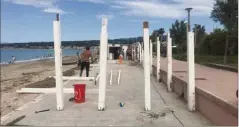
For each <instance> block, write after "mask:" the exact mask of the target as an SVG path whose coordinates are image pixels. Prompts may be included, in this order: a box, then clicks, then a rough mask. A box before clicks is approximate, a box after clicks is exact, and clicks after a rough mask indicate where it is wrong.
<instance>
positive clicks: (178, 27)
mask: <svg viewBox="0 0 239 127" xmlns="http://www.w3.org/2000/svg"><path fill="white" fill-rule="evenodd" d="M169 31H170V36H171V37H172V43H173V44H175V45H177V53H178V54H180V53H186V51H187V45H186V42H187V27H186V24H185V23H184V21H180V22H179V21H178V20H176V21H175V23H174V24H172V28H170V30H169Z"/></svg>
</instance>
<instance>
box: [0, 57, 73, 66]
mask: <svg viewBox="0 0 239 127" xmlns="http://www.w3.org/2000/svg"><path fill="white" fill-rule="evenodd" d="M64 57H75V56H74V55H67V56H63V57H62V58H64ZM54 58H55V57H46V58H35V59H28V60H17V61H15V63H9V62H1V63H0V66H1V65H13V64H18V63H28V62H35V61H42V60H51V59H54Z"/></svg>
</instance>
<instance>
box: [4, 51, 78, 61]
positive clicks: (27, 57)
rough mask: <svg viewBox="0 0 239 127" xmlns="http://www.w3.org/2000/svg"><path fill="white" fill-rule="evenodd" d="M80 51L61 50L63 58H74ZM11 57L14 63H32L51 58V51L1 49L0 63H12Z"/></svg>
mask: <svg viewBox="0 0 239 127" xmlns="http://www.w3.org/2000/svg"><path fill="white" fill-rule="evenodd" d="M77 52H80V50H76V49H64V50H62V54H63V56H74V55H76V53H77ZM12 56H14V57H15V58H16V61H19V62H21V61H34V60H40V59H46V58H47V57H48V58H53V57H54V50H53V49H1V59H0V63H1V64H3V63H9V62H10V61H12Z"/></svg>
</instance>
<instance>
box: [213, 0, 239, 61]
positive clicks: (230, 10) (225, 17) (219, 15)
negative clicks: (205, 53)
mask: <svg viewBox="0 0 239 127" xmlns="http://www.w3.org/2000/svg"><path fill="white" fill-rule="evenodd" d="M211 18H212V19H213V20H214V21H215V22H220V24H222V25H224V27H225V28H226V30H227V31H228V35H227V37H226V43H225V53H224V64H226V62H227V51H228V46H229V45H231V46H230V47H232V48H230V50H233V46H234V43H235V42H232V44H229V42H228V41H229V40H228V38H229V37H230V38H231V37H233V38H235V37H236V38H238V37H237V35H238V34H237V33H238V29H237V28H238V24H237V20H238V1H237V0H216V3H215V4H214V7H213V10H212V12H211ZM235 40H236V39H235ZM232 52H233V51H232Z"/></svg>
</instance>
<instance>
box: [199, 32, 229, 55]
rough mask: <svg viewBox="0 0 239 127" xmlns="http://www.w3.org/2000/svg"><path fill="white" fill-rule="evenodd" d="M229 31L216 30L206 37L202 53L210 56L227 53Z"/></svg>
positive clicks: (202, 44)
mask: <svg viewBox="0 0 239 127" xmlns="http://www.w3.org/2000/svg"><path fill="white" fill-rule="evenodd" d="M226 35H227V31H226V30H224V29H219V28H218V29H214V30H213V32H212V33H210V34H209V35H207V36H205V37H204V39H203V41H202V43H201V46H200V53H203V54H207V55H208V54H210V55H223V53H224V51H225V48H224V47H225V41H226Z"/></svg>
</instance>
